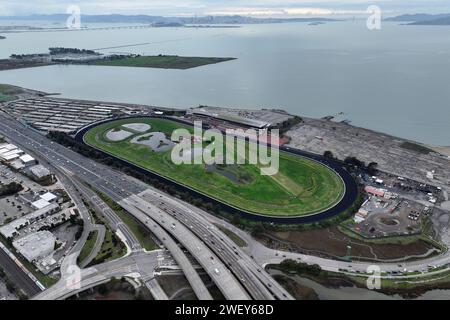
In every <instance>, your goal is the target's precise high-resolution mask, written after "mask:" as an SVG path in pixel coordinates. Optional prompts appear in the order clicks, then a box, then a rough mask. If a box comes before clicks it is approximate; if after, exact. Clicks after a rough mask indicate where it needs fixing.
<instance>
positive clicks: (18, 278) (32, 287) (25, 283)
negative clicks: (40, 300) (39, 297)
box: [0, 249, 41, 297]
mask: <svg viewBox="0 0 450 320" xmlns="http://www.w3.org/2000/svg"><path fill="white" fill-rule="evenodd" d="M0 267H2V268H3V270H4V271H5V273H6V275H7V276H8V278H9V279H10V280H11V281H12V282H14V283H15V284H16V286H17V287H19V288H20V289H22V290H23V291H24V292H25V293H26V294H27V295H28V297H32V296H34V295H36V294H38V293H40V292H41V289H39V287H38V286H37V285H36V284H35V283H34V281H33V280H31V279H30V277H28V275H27V274H25V272H23V270H22V269H20V268H19V266H18V265H17V264H16V263H15V262H14V261H13V260H12V259H11V258H10V257H9V256H8V255H7V254H6V252H5V251H3V250H2V249H0Z"/></svg>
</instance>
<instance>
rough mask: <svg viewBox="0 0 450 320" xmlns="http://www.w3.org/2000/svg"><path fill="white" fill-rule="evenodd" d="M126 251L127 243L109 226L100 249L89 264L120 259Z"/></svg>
mask: <svg viewBox="0 0 450 320" xmlns="http://www.w3.org/2000/svg"><path fill="white" fill-rule="evenodd" d="M126 251H127V250H126V247H125V245H124V244H123V243H122V242H121V241H120V240H119V239H118V238H117V237H116V235H115V234H113V233H112V232H111V230H110V229H109V228H107V229H106V233H105V239H104V240H103V243H102V246H101V248H100V251H99V253H98V254H97V256H96V257H95V258H94V259H93V260H92V261H91V263H89V264H88V266H93V265H96V264H99V263H103V262H108V261H113V260H116V259H119V258H121V257H123V256H124V255H125V254H126Z"/></svg>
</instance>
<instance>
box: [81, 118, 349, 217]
mask: <svg viewBox="0 0 450 320" xmlns="http://www.w3.org/2000/svg"><path fill="white" fill-rule="evenodd" d="M129 123H146V124H150V125H151V126H152V129H150V130H149V131H147V132H146V133H149V132H163V133H165V134H166V137H168V138H169V139H170V137H171V134H172V132H173V131H174V130H175V129H178V128H185V129H187V130H189V131H192V127H189V126H184V125H181V124H179V123H176V122H173V121H168V120H162V119H148V118H138V119H123V120H118V121H114V122H111V123H107V124H103V125H100V126H98V127H95V128H93V129H91V130H90V131H89V132H87V134H86V135H85V141H86V142H87V143H88V144H89V145H91V146H93V147H96V148H98V149H100V150H103V151H106V152H108V153H110V154H113V155H115V156H117V157H119V158H122V159H125V160H128V161H130V162H132V163H134V164H137V165H139V166H141V167H143V168H146V169H148V170H151V171H153V172H156V173H159V174H161V175H163V176H165V177H168V178H170V179H173V180H175V181H177V182H178V183H180V184H183V185H186V186H189V187H191V188H193V189H195V190H197V191H199V192H201V193H204V194H206V195H208V196H210V197H212V198H215V199H217V200H219V201H222V202H225V203H227V204H229V205H232V206H234V207H237V208H240V209H242V210H245V211H248V212H251V213H254V214H259V215H265V216H275V217H280V216H281V217H283V216H284V217H295V216H305V215H312V214H316V213H320V212H322V211H324V210H326V209H328V208H330V207H332V206H334V205H335V204H336V203H337V202H338V201H339V200H340V199H341V197H342V195H343V193H344V184H343V182H342V180H341V179H340V177H339V176H338V175H337V174H336V173H335V172H333V171H332V170H330V169H329V168H327V167H326V166H324V165H322V164H320V163H317V162H315V161H311V160H309V159H306V158H303V157H298V156H294V155H291V154H288V153H284V152H281V153H280V166H279V173H278V174H277V175H275V176H263V175H261V173H260V167H259V166H258V165H251V164H245V165H220V166H219V165H216V166H215V168H211V166H209V167H207V166H205V165H203V164H201V165H200V164H199V165H189V164H182V165H175V164H174V163H173V162H172V160H171V150H168V151H164V152H155V151H153V150H152V149H151V148H150V147H148V146H145V145H139V144H135V143H131V142H130V141H131V140H132V139H133V138H139V137H140V136H141V135H142V134H143V133H135V132H133V133H132V135H131V136H129V137H128V138H126V139H124V140H122V141H115V142H114V141H111V140H109V139H108V138H107V137H106V134H107V133H108V132H109V131H111V130H114V129H116V130H117V128H120V129H121V130H124V131H127V129H126V128H124V127H122V125H125V124H129ZM247 147H248V146H247Z"/></svg>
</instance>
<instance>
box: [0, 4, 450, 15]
mask: <svg viewBox="0 0 450 320" xmlns="http://www.w3.org/2000/svg"><path fill="white" fill-rule="evenodd" d="M371 4H376V5H378V6H380V7H381V9H382V10H383V11H384V13H385V15H394V14H402V13H417V12H425V13H449V12H450V0H383V1H377V0H372V1H368V0H329V1H323V0H0V15H2V16H9V15H27V14H34V13H39V14H52V13H65V12H66V9H67V7H68V6H70V5H78V6H79V7H80V8H81V11H82V13H83V14H110V13H120V14H148V15H164V16H192V15H229V14H240V15H251V16H261V17H269V16H278V17H279V16H281V17H295V16H308V15H309V16H311V15H314V16H327V15H353V14H358V13H362V12H365V10H366V9H367V7H368V6H369V5H371Z"/></svg>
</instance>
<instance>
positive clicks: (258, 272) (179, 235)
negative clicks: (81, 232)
mask: <svg viewBox="0 0 450 320" xmlns="http://www.w3.org/2000/svg"><path fill="white" fill-rule="evenodd" d="M0 122H1V123H2V124H4V125H3V126H2V127H1V128H0V134H3V135H5V136H6V137H8V138H10V139H11V140H13V141H14V142H15V143H17V144H19V145H21V146H24V147H27V148H28V149H29V150H34V152H35V153H38V154H40V155H42V156H45V157H46V158H47V159H49V160H50V161H51V162H52V163H53V164H55V165H58V166H61V167H63V168H65V169H67V170H69V171H71V172H74V173H76V174H77V176H78V177H79V179H80V180H82V181H85V182H87V183H89V184H90V185H92V186H94V187H95V188H97V189H98V190H100V191H101V192H104V193H105V194H107V195H108V196H110V197H111V198H112V199H113V200H114V201H116V202H118V203H120V204H121V205H122V206H123V207H124V208H125V209H127V210H128V211H129V212H130V213H131V214H133V215H134V216H135V218H137V219H138V220H140V221H142V222H143V223H144V224H145V225H147V227H148V228H149V229H150V230H151V231H152V232H153V233H154V234H155V235H156V236H157V237H158V238H159V239H160V240H161V241H162V242H163V243H164V242H166V243H164V245H166V247H167V248H168V249H169V250H170V251H171V253H172V254H173V252H172V250H173V251H176V249H175V248H174V247H173V243H172V244H170V243H169V240H168V239H169V238H171V237H173V238H175V239H176V240H177V241H178V242H180V243H181V244H182V245H183V246H184V247H185V248H186V249H188V250H189V252H190V253H191V254H192V256H193V257H194V258H195V259H196V260H197V261H198V262H199V263H200V265H202V267H203V268H204V269H205V270H206V271H207V272H208V273H209V275H210V276H211V278H212V279H213V280H214V281H215V283H216V285H217V286H218V287H219V288H220V289H221V290H223V291H225V292H226V296H227V298H233V297H235V298H244V296H245V295H246V296H247V297H249V298H255V299H273V298H277V299H290V298H292V297H291V296H290V295H289V294H288V293H287V292H286V291H285V290H284V289H283V288H282V287H281V286H280V285H279V284H278V283H277V282H276V281H274V280H273V279H272V278H271V277H270V275H268V274H267V273H266V272H265V271H264V269H263V268H262V265H264V264H266V263H279V262H280V261H282V260H284V259H286V258H291V259H295V260H300V261H303V262H307V263H310V264H318V265H319V266H321V267H322V268H323V269H325V270H331V271H337V272H341V271H342V270H349V271H355V272H356V271H358V272H366V271H367V268H368V267H369V266H370V265H371V263H364V262H353V263H347V262H343V261H335V260H331V259H323V258H318V257H314V256H307V255H300V254H295V253H280V252H277V251H275V250H271V249H267V248H265V247H263V246H262V245H260V244H259V245H256V244H255V245H252V246H251V248H252V250H253V251H252V253H254V258H255V259H252V258H251V257H250V256H249V252H248V251H247V252H245V251H243V250H241V249H240V248H237V247H236V246H235V244H234V243H233V242H232V241H231V240H230V239H229V238H228V237H227V236H225V235H224V234H223V233H222V232H221V231H220V230H218V229H217V228H216V227H215V226H214V224H213V223H212V221H214V219H217V218H212V217H211V216H210V215H209V214H207V213H206V212H204V211H202V210H200V209H198V208H195V207H193V206H191V205H188V204H186V203H184V202H181V201H180V200H178V199H175V198H172V197H170V196H168V195H166V194H164V193H161V192H160V191H158V190H154V189H151V188H149V187H148V186H146V185H145V184H143V183H140V182H137V181H136V180H135V179H131V178H130V177H128V176H126V175H124V174H122V173H120V172H117V171H115V170H112V169H111V168H109V167H106V166H103V165H100V164H98V163H95V162H94V161H92V160H90V159H87V158H85V157H83V156H81V155H79V154H77V153H75V152H73V151H71V150H69V149H67V148H65V147H62V146H60V145H58V144H55V143H53V142H51V141H49V140H48V139H47V138H45V137H44V136H42V135H40V134H39V133H37V132H35V131H34V130H32V129H30V128H26V127H24V126H23V125H22V124H20V123H18V122H17V121H15V120H14V119H11V118H10V117H9V116H7V115H5V114H1V113H0ZM246 240H247V239H246ZM172 241H173V240H172ZM251 241H252V240H251V239H250V240H249V242H251ZM190 243H194V244H199V246H200V248H201V250H198V249H197V250H196V249H195V248H194V246H192V245H190ZM205 253H206V254H205ZM176 256H177V255H176V254H175V255H174V258H175V259H176V260H177V257H176ZM178 259H179V260H180V259H181V258H178ZM179 260H177V263H179V264H180V266H181V267H182V268H183V263H180V261H181V260H180V261H179ZM207 260H209V261H207ZM213 261H214V262H215V263H217V266H218V267H216V268H212V265H213V264H212V262H213ZM449 263H450V255H449V254H444V255H441V256H438V257H434V258H430V259H425V260H422V261H415V262H410V263H407V264H402V265H398V264H397V263H395V264H393V263H392V264H380V267H381V269H382V271H383V272H385V271H387V272H389V271H400V272H402V271H403V270H404V269H406V268H407V269H408V270H410V271H425V270H427V269H428V266H429V265H430V264H433V265H436V266H444V265H445V266H447V265H448V264H449ZM191 267H192V266H191ZM222 268H225V269H226V271H222V270H225V269H222ZM216 269H218V270H216ZM183 271H184V272H185V274H186V275H187V276H188V275H191V276H192V274H193V273H192V270H190V271H188V269H187V267H185V268H184V269H183ZM222 274H224V275H226V276H219V275H222ZM228 275H229V276H228ZM230 277H231V279H233V280H232V281H231V282H230V281H228V280H229V279H230ZM225 279H226V280H225ZM225 282H227V283H225ZM190 283H191V285H193V283H194V284H195V283H196V280H192V279H191V281H190ZM228 284H229V285H230V286H231V287H232V288H233V290H229V289H228V291H227V289H225V288H227V285H228ZM194 290H195V285H194ZM223 291H222V292H223ZM200 292H201V290H197V291H196V294H197V295H198V296H199V295H200V294H201V293H200ZM203 294H204V293H203Z"/></svg>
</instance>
